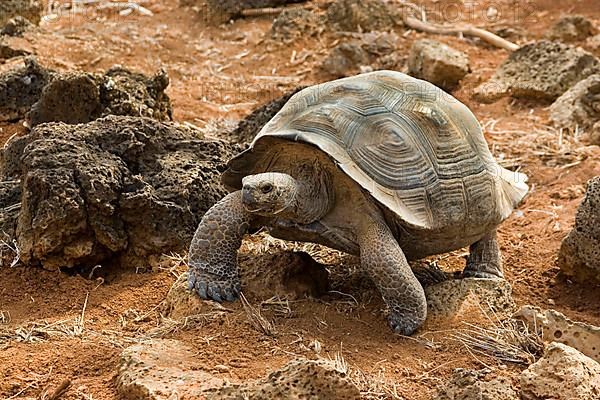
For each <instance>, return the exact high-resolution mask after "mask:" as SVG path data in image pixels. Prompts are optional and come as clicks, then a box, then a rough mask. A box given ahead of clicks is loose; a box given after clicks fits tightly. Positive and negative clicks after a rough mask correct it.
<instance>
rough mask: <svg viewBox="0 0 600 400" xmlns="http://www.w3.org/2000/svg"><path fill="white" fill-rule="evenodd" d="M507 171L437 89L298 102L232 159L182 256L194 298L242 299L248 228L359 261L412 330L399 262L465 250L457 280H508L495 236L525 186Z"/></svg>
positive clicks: (417, 294) (398, 80)
mask: <svg viewBox="0 0 600 400" xmlns="http://www.w3.org/2000/svg"><path fill="white" fill-rule="evenodd" d="M526 180H527V178H526V176H525V175H523V174H521V173H518V172H512V171H509V170H507V169H504V168H502V167H501V166H500V165H499V164H498V162H497V161H496V160H495V159H494V157H493V156H492V154H491V153H490V150H489V149H488V146H487V144H486V142H485V139H484V137H483V134H482V131H481V127H480V126H479V123H478V122H477V120H476V119H475V116H474V115H473V114H472V113H471V112H470V111H469V109H468V108H467V107H466V106H465V105H463V104H462V103H460V102H459V101H458V100H456V99H455V98H453V97H452V96H450V95H448V94H446V93H445V92H443V91H442V90H440V89H438V88H437V87H435V86H434V85H432V84H430V83H428V82H425V81H422V80H418V79H414V78H411V77H409V76H407V75H404V74H402V73H399V72H393V71H377V72H371V73H366V74H362V75H357V76H354V77H350V78H344V79H340V80H335V81H332V82H327V83H323V84H319V85H316V86H312V87H308V88H306V89H304V90H302V91H300V92H298V93H297V94H295V95H294V96H293V97H292V98H291V99H290V100H289V102H288V103H287V104H285V106H284V107H283V108H282V109H281V110H280V111H279V113H278V114H277V115H275V117H274V118H273V119H272V120H271V121H270V122H268V123H267V124H266V125H265V126H264V127H263V128H262V130H261V131H260V132H259V133H258V135H257V136H256V138H255V139H254V141H253V142H252V144H251V146H250V148H249V149H248V150H246V151H244V152H242V153H241V154H239V155H238V156H236V157H234V158H233V159H232V160H231V161H230V162H229V164H228V169H227V171H225V173H224V175H223V183H224V184H225V185H226V186H227V187H229V188H231V190H232V191H233V192H232V193H231V194H229V195H227V196H226V197H225V198H223V199H222V200H221V201H220V202H218V203H217V204H216V205H214V206H213V207H212V208H211V209H210V210H209V211H208V212H207V213H206V214H205V215H204V217H203V219H202V221H201V223H200V225H199V226H198V229H197V231H196V233H195V236H194V239H193V241H192V244H191V247H190V252H189V266H190V271H189V285H190V288H191V289H194V290H195V291H196V292H197V293H198V294H199V295H200V297H202V298H204V299H213V300H216V301H225V300H227V301H232V300H235V299H236V298H237V296H238V295H239V293H240V280H239V276H238V266H237V250H238V249H239V247H240V245H241V241H242V237H243V236H244V234H245V233H246V232H247V231H248V229H257V228H259V227H266V228H267V229H268V230H269V232H270V233H271V234H272V235H273V236H275V237H278V238H282V239H286V240H297V241H305V242H314V243H320V244H323V245H325V246H329V247H331V248H334V249H338V250H341V251H344V252H347V253H350V254H355V255H359V256H360V261H361V265H362V268H364V270H365V271H366V273H367V274H368V276H369V277H370V278H371V279H372V280H373V281H374V283H375V284H376V286H377V288H378V289H379V291H380V292H381V295H382V296H383V299H384V301H385V303H386V304H387V306H388V309H389V323H390V326H391V328H392V329H393V330H394V331H395V332H398V333H402V334H406V335H407V334H411V333H412V332H414V331H415V330H416V329H417V328H418V327H419V326H420V325H421V324H422V323H423V321H424V320H425V318H426V315H427V304H426V301H425V294H424V291H423V288H422V287H421V285H420V284H419V282H418V281H417V279H416V278H415V276H414V274H413V272H412V271H411V269H410V267H409V265H408V263H407V259H408V260H411V259H419V258H422V257H426V256H429V255H433V254H439V253H444V252H448V251H452V250H456V249H459V248H462V247H465V246H469V251H470V255H469V257H468V259H467V264H466V268H465V269H464V272H463V274H464V276H467V277H480V278H500V277H502V276H503V273H502V267H501V262H500V253H499V248H498V243H497V241H496V228H497V226H498V225H499V224H500V223H501V222H502V221H503V220H504V219H506V218H507V217H508V216H509V215H510V213H511V212H512V210H513V209H514V207H515V206H516V205H517V204H518V203H519V202H520V201H521V200H522V199H523V197H524V196H525V194H526V193H527V191H528V187H527V184H526V183H525V182H526Z"/></svg>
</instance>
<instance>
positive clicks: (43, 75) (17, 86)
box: [0, 58, 54, 121]
mask: <svg viewBox="0 0 600 400" xmlns="http://www.w3.org/2000/svg"><path fill="white" fill-rule="evenodd" d="M53 75H54V73H53V72H52V71H49V70H47V69H46V68H43V67H42V66H40V65H39V64H38V63H37V62H36V61H35V59H34V58H27V59H25V63H24V66H23V67H21V68H17V69H14V70H11V71H8V72H5V73H3V74H0V121H11V120H18V119H21V118H23V117H24V116H25V114H27V112H29V110H30V109H31V106H32V105H33V104H34V103H35V102H36V101H38V99H39V98H40V96H41V94H42V90H43V89H44V87H45V86H46V85H47V84H48V82H49V81H50V79H52V76H53Z"/></svg>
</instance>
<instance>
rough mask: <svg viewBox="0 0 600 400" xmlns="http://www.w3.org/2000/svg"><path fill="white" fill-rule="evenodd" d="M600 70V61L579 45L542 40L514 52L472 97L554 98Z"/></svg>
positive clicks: (547, 99) (479, 99)
mask: <svg viewBox="0 0 600 400" xmlns="http://www.w3.org/2000/svg"><path fill="white" fill-rule="evenodd" d="M595 73H600V60H598V59H597V58H596V57H594V56H593V55H592V54H590V53H588V52H587V51H584V50H582V49H580V48H577V47H573V46H570V45H566V44H563V43H558V42H550V41H547V40H542V41H539V42H535V43H530V44H527V45H525V46H523V47H521V48H520V49H518V50H516V51H515V52H513V53H512V54H511V55H510V56H509V57H508V59H507V60H506V61H504V62H503V63H502V64H501V65H500V67H498V69H497V70H496V72H495V73H494V75H493V76H492V78H491V79H490V80H488V81H487V82H484V83H483V84H481V85H480V86H479V87H478V88H476V89H475V92H474V93H473V97H474V98H475V99H476V100H478V101H481V102H486V103H488V102H493V101H496V100H498V99H499V98H501V97H503V96H506V95H511V96H513V97H516V98H526V99H536V100H543V101H554V100H556V99H557V98H558V97H559V96H561V95H562V94H563V93H565V92H566V91H567V90H569V89H570V88H571V87H572V86H573V85H575V84H576V83H577V82H579V81H581V80H583V79H585V78H587V77H588V76H590V75H593V74H595Z"/></svg>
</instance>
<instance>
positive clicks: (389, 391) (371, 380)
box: [348, 367, 404, 400]
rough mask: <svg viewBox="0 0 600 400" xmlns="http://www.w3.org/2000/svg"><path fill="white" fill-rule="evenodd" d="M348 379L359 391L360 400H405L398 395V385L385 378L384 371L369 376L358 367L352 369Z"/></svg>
mask: <svg viewBox="0 0 600 400" xmlns="http://www.w3.org/2000/svg"><path fill="white" fill-rule="evenodd" d="M348 379H349V380H350V382H352V383H353V384H354V385H356V387H358V390H360V398H361V399H365V400H404V398H403V397H402V396H400V394H399V393H398V389H397V383H396V382H394V381H390V380H389V379H387V378H386V377H385V374H384V373H383V372H382V371H379V373H378V374H377V375H372V374H367V373H365V372H364V371H363V370H361V369H360V368H357V367H352V368H351V369H350V372H349V374H348Z"/></svg>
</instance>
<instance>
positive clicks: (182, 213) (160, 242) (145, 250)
mask: <svg viewBox="0 0 600 400" xmlns="http://www.w3.org/2000/svg"><path fill="white" fill-rule="evenodd" d="M233 152H234V148H233V146H232V145H230V144H227V143H226V142H222V141H220V140H203V139H200V138H198V137H197V132H195V131H193V130H191V129H189V128H182V127H179V126H177V125H174V124H170V123H161V122H158V121H155V120H152V119H148V118H135V117H116V116H110V117H106V118H102V119H98V120H96V121H94V122H90V123H88V124H81V125H67V124H64V123H50V124H42V125H38V126H37V127H36V128H34V129H33V130H32V131H31V133H30V134H28V135H25V136H19V137H15V138H13V139H12V140H10V141H9V142H8V143H7V145H6V148H5V149H4V151H3V154H2V164H1V167H2V168H1V172H2V175H3V176H4V177H5V179H7V177H16V178H17V179H18V178H20V180H21V189H22V195H21V213H20V215H19V219H18V223H17V229H16V238H17V241H18V244H19V248H20V249H21V260H22V261H23V262H25V263H28V264H35V263H40V264H42V265H43V266H44V267H47V268H59V267H72V266H94V265H96V264H98V263H102V262H114V261H120V263H121V265H124V266H132V267H143V266H147V265H148V264H147V259H148V257H151V256H155V255H160V254H162V253H165V252H170V251H184V250H186V249H187V247H188V246H189V242H190V240H191V237H192V235H193V233H194V230H195V228H196V226H197V225H198V223H199V221H200V218H201V217H202V215H203V214H204V212H205V211H206V210H208V209H209V208H210V207H211V206H212V205H213V204H214V203H215V202H216V201H218V200H219V199H220V198H221V197H222V196H224V195H225V194H226V191H225V190H224V188H223V187H222V186H221V183H220V173H221V172H222V171H223V170H224V169H225V163H226V160H227V159H229V157H230V156H231V155H232V154H233Z"/></svg>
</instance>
